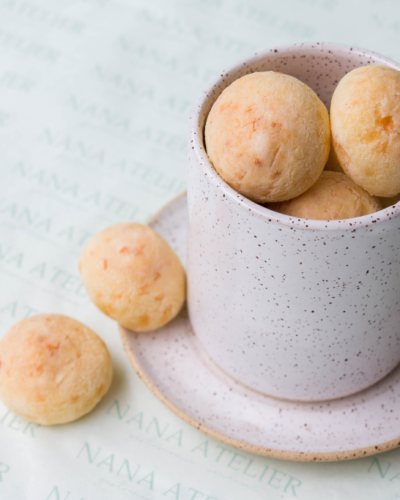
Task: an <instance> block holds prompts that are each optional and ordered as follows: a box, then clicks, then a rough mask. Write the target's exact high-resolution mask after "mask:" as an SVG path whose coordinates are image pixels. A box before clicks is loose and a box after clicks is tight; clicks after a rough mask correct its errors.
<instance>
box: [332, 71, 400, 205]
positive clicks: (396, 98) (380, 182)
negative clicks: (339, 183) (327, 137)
mask: <svg viewBox="0 0 400 500" xmlns="http://www.w3.org/2000/svg"><path fill="white" fill-rule="evenodd" d="M331 127H332V136H333V146H334V148H335V152H336V155H337V157H338V159H339V162H340V164H341V166H342V167H343V170H344V172H345V173H346V174H347V175H348V176H349V177H351V178H352V179H353V181H354V182H355V183H356V184H358V185H359V186H361V187H363V188H364V189H365V190H366V191H368V192H369V193H370V194H373V195H375V196H384V197H391V196H394V195H396V194H397V193H399V192H400V71H397V70H395V69H392V68H388V67H387V66H378V65H371V66H364V67H361V68H357V69H354V70H353V71H350V73H348V74H347V75H346V76H345V77H344V78H342V80H340V82H339V85H338V86H337V88H336V90H335V92H334V94H333V97H332V104H331Z"/></svg>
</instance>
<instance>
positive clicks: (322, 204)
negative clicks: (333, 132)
mask: <svg viewBox="0 0 400 500" xmlns="http://www.w3.org/2000/svg"><path fill="white" fill-rule="evenodd" d="M268 208H270V209H271V210H275V211H276V212H280V213H281V214H286V215H292V216H293V217H301V218H302V219H316V220H336V219H351V218H353V217H361V216H362V215H367V214H371V213H373V212H377V211H379V210H381V209H382V206H381V204H380V202H379V200H377V199H376V198H374V197H373V196H371V195H369V194H368V193H367V192H366V191H364V189H362V188H360V187H359V186H357V185H356V184H354V182H353V181H352V180H351V179H350V178H349V177H347V176H346V175H345V174H342V173H340V172H329V171H324V172H322V174H321V177H320V178H319V179H318V180H317V182H316V183H315V184H314V185H313V186H312V187H311V188H310V189H309V190H308V191H306V192H305V193H303V194H302V195H300V196H298V197H297V198H294V199H293V200H289V201H285V202H282V203H272V204H269V205H268Z"/></svg>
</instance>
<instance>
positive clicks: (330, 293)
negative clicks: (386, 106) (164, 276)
mask: <svg viewBox="0 0 400 500" xmlns="http://www.w3.org/2000/svg"><path fill="white" fill-rule="evenodd" d="M374 63H375V64H384V65H387V66H391V67H394V68H396V69H399V70H400V66H399V65H398V64H396V63H394V62H393V61H390V60H388V59H386V58H384V57H382V56H380V55H377V54H374V53H371V52H367V51H363V50H359V49H355V48H352V47H347V46H342V45H335V44H301V45H293V46H288V47H280V48H279V47H278V48H276V49H271V50H269V51H267V52H264V53H261V54H257V55H255V56H254V57H252V58H250V59H248V60H246V61H245V62H242V63H240V64H238V65H236V66H235V67H233V68H232V69H230V70H229V71H227V72H223V73H222V74H221V76H220V77H219V78H218V80H216V81H215V82H214V83H213V84H212V85H210V87H209V88H207V89H206V90H205V91H204V92H203V93H202V95H201V96H200V98H199V100H198V102H197V104H196V106H195V108H194V111H193V113H192V116H191V121H190V172H189V183H188V206H189V238H188V253H187V276H188V310H189V316H190V321H191V323H192V326H193V329H194V331H195V333H196V335H197V338H198V339H199V341H200V343H201V345H202V346H203V348H204V349H205V351H206V352H207V353H208V354H209V355H210V357H211V358H212V359H213V360H214V361H215V363H216V364H217V365H218V366H219V367H220V368H222V369H223V370H224V371H225V372H227V373H228V374H229V375H231V376H232V377H233V378H234V379H236V380H238V381H240V382H241V383H243V384H244V385H246V386H248V387H251V388H253V389H256V390H257V391H260V392H262V393H265V394H269V395H272V396H275V397H278V398H283V399H290V400H303V401H318V400H326V399H334V398H339V397H342V396H346V395H348V394H352V393H355V392H358V391H360V390H362V389H364V388H366V387H369V386H371V385H372V384H374V383H375V382H377V381H378V380H380V379H381V378H382V377H384V376H385V375H386V374H388V373H389V372H390V371H391V370H392V369H393V368H394V367H395V366H396V365H397V364H398V363H399V362H400V329H399V324H400V307H399V301H400V280H399V256H400V216H399V215H400V209H399V206H398V205H395V206H393V207H389V208H387V209H385V210H382V211H380V212H378V213H375V214H372V215H367V216H364V217H359V218H355V219H346V220H341V221H314V220H307V219H297V218H293V217H289V216H286V215H282V214H278V213H276V212H273V211H271V210H268V209H267V208H265V207H262V206H260V205H257V204H256V203H253V202H251V201H250V200H248V199H246V198H244V197H243V196H241V195H240V194H238V193H237V192H236V191H234V190H233V189H232V188H230V187H229V186H228V185H227V184H226V183H225V182H224V181H223V180H222V179H221V178H220V177H219V176H218V174H217V173H216V171H215V170H214V169H213V168H212V166H211V164H210V162H209V161H208V159H207V154H206V152H205V149H204V144H203V129H204V124H205V120H206V117H207V114H208V112H209V110H210V108H211V106H212V104H213V103H214V101H215V100H216V98H217V97H218V96H219V94H220V93H221V92H222V90H223V89H224V88H225V87H227V86H228V85H229V84H230V83H231V82H233V81H234V80H235V79H237V78H239V77H241V76H243V75H246V74H249V73H251V72H254V71H267V70H276V71H280V72H282V73H287V74H290V75H292V76H295V77H296V78H299V79H300V80H301V81H303V82H304V83H306V84H307V85H309V86H310V87H311V88H312V89H313V90H314V91H315V92H316V93H317V94H318V95H319V97H320V98H321V100H322V101H323V102H324V103H325V105H326V106H327V107H328V109H329V105H330V100H331V96H332V93H333V91H334V89H335V87H336V85H337V83H338V81H339V80H340V79H341V78H342V77H343V76H344V75H345V74H346V73H348V72H349V71H351V70H352V69H353V68H356V67H359V66H364V65H367V64H374Z"/></svg>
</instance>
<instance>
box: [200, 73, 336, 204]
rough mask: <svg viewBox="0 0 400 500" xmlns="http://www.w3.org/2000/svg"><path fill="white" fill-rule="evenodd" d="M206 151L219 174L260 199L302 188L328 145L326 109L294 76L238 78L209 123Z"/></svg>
mask: <svg viewBox="0 0 400 500" xmlns="http://www.w3.org/2000/svg"><path fill="white" fill-rule="evenodd" d="M205 141H206V148H207V154H208V156H209V159H210V161H211V163H212V164H213V166H214V168H215V169H216V171H217V172H218V173H219V175H220V176H221V177H222V178H223V179H224V180H225V181H226V182H227V183H228V184H229V185H230V186H231V187H232V188H233V189H235V190H236V191H238V192H239V193H241V194H242V195H244V196H246V197H247V198H249V199H250V200H253V201H256V202H258V203H265V202H271V201H284V200H289V199H291V198H294V197H295V196H298V195H300V194H301V193H304V191H306V190H307V189H308V188H309V187H311V186H312V185H313V184H314V182H315V181H316V180H317V179H318V177H319V176H320V175H321V172H322V170H323V168H324V165H325V163H326V160H327V158H328V154H329V148H330V127H329V116H328V111H327V109H326V107H325V106H324V104H323V103H322V101H320V99H319V98H318V96H317V94H316V93H315V92H314V91H313V90H311V89H310V87H308V86H307V85H305V84H304V83H302V82H300V81H299V80H297V79H296V78H294V77H292V76H289V75H283V74H282V73H276V72H274V71H266V72H262V73H252V74H250V75H247V76H243V77H242V78H239V79H238V80H236V81H234V82H233V83H232V84H231V85H230V86H229V87H227V88H226V89H225V90H224V91H223V92H222V94H221V95H220V96H219V97H218V99H217V100H216V102H215V103H214V105H213V107H212V109H211V111H210V113H209V115H208V118H207V123H206V128H205Z"/></svg>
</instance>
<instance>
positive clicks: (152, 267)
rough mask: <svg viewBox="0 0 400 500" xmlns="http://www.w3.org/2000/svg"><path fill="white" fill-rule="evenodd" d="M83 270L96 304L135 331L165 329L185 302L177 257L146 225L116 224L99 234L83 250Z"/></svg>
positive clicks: (85, 283) (183, 277)
mask: <svg viewBox="0 0 400 500" xmlns="http://www.w3.org/2000/svg"><path fill="white" fill-rule="evenodd" d="M79 270H80V273H81V276H82V279H83V283H84V285H85V288H86V291H87V293H88V294H89V297H90V298H91V299H92V301H93V302H94V304H95V305H96V306H97V307H98V308H99V309H100V310H101V311H103V312H104V314H107V316H110V317H111V318H113V319H115V320H116V321H118V323H119V324H121V325H122V326H124V327H126V328H129V329H131V330H137V331H142V332H145V331H151V330H155V329H156V328H160V327H161V326H163V325H165V323H167V322H168V321H170V320H171V319H173V318H174V317H175V316H176V315H177V314H178V312H179V311H180V309H181V307H182V305H183V302H184V300H185V293H186V290H185V272H184V270H183V267H182V264H181V262H180V260H179V258H178V256H177V255H176V254H175V252H174V251H173V250H172V248H171V247H170V246H169V245H168V243H167V242H166V241H165V240H164V239H163V238H161V236H159V235H158V234H157V233H156V232H155V231H153V229H151V228H150V227H148V226H144V225H142V224H136V223H133V222H131V223H122V224H116V225H115V226H110V227H108V228H106V229H104V230H103V231H100V232H99V233H97V234H96V235H95V236H93V238H92V239H91V240H90V241H88V243H87V244H86V246H85V248H84V250H83V253H82V257H81V262H80V265H79Z"/></svg>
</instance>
